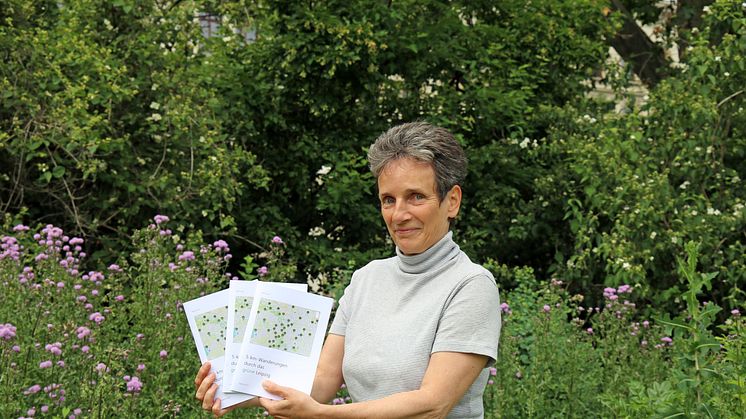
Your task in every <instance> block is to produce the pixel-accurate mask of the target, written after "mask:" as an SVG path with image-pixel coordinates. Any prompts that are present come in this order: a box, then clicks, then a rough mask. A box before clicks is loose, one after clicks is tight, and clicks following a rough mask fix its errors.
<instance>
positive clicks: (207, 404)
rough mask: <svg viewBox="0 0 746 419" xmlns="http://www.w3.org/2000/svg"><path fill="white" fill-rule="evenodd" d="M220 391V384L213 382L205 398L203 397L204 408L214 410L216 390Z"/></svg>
mask: <svg viewBox="0 0 746 419" xmlns="http://www.w3.org/2000/svg"><path fill="white" fill-rule="evenodd" d="M216 391H218V385H217V384H215V383H213V384H212V386H210V388H209V389H208V390H207V392H206V393H205V398H204V399H202V408H203V409H205V410H207V411H208V412H209V411H212V406H213V405H214V404H215V392H216Z"/></svg>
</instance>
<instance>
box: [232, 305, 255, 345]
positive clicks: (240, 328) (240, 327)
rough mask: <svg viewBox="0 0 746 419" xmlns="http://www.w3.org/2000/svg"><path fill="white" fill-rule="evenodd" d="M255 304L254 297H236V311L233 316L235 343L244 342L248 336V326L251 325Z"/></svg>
mask: <svg viewBox="0 0 746 419" xmlns="http://www.w3.org/2000/svg"><path fill="white" fill-rule="evenodd" d="M253 302H254V297H245V296H237V297H236V311H235V313H234V316H233V343H241V342H243V337H244V335H245V334H246V324H248V323H249V314H250V313H251V303H253Z"/></svg>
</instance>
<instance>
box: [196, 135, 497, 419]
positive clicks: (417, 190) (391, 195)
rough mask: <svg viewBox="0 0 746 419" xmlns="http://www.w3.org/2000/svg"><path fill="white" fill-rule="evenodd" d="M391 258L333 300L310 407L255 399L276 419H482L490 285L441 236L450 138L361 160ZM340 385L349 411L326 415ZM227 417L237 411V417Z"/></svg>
mask: <svg viewBox="0 0 746 419" xmlns="http://www.w3.org/2000/svg"><path fill="white" fill-rule="evenodd" d="M368 160H369V162H370V167H371V170H372V171H373V173H374V174H375V176H376V178H377V183H378V196H379V199H380V202H381V215H382V216H383V219H384V221H385V222H386V227H387V228H388V231H389V234H390V235H391V238H392V239H393V241H394V243H395V244H396V256H395V257H391V258H388V259H383V260H375V261H373V262H370V263H369V264H368V265H366V266H365V267H363V268H361V269H360V270H358V271H356V272H355V273H354V274H353V276H352V281H351V282H350V285H349V286H348V287H347V288H346V289H345V292H344V295H343V296H342V298H341V299H340V302H339V308H338V309H337V313H336V316H335V318H334V321H333V322H332V326H331V328H330V332H329V335H328V336H327V338H326V342H325V343H324V347H323V349H322V352H321V358H320V360H319V367H318V369H317V372H316V377H315V380H314V385H313V390H312V392H311V396H310V397H309V396H308V395H306V394H304V393H301V392H300V391H297V390H294V389H291V388H287V387H282V386H279V385H277V384H274V383H272V382H269V381H267V382H265V383H264V388H265V389H266V390H267V391H268V392H270V393H273V394H276V395H278V396H280V397H282V398H283V400H277V401H275V400H270V399H265V398H255V399H252V400H250V401H248V402H246V403H245V404H244V405H250V406H259V405H261V406H262V407H264V408H265V409H267V410H268V411H269V413H270V414H271V415H272V416H274V417H279V418H284V417H288V418H291V417H318V418H336V417H339V418H355V417H366V418H371V417H380V418H398V417H446V416H447V417H453V418H479V417H483V416H484V412H483V407H482V394H483V392H484V388H485V385H486V383H487V379H488V375H489V373H488V369H487V367H488V366H489V365H491V363H493V362H494V361H495V359H496V357H497V345H498V339H499V334H500V310H499V306H500V302H499V296H498V291H497V287H496V286H495V280H494V279H493V277H492V275H491V274H490V273H489V271H487V270H486V269H484V268H483V267H481V266H479V265H476V264H474V263H472V262H471V261H470V260H469V258H468V257H467V256H466V254H465V253H463V252H462V251H461V250H460V249H459V247H458V245H456V243H454V242H453V240H452V233H451V232H450V231H449V228H450V224H451V222H452V221H453V220H454V219H455V218H456V216H457V215H458V212H459V208H460V206H461V196H462V195H461V194H462V192H461V186H460V184H461V182H462V181H463V179H464V177H465V176H466V157H465V155H464V152H463V150H462V149H461V146H460V145H459V144H458V142H457V141H456V140H455V139H454V137H453V135H451V134H450V133H449V132H448V131H447V130H445V129H443V128H439V127H435V126H432V125H430V124H427V123H424V122H415V123H408V124H403V125H399V126H396V127H393V128H391V129H390V130H389V131H387V132H386V133H384V134H382V135H381V136H380V137H379V138H378V139H377V140H376V141H375V143H374V144H373V145H372V146H371V148H370V150H369V152H368ZM209 371H210V366H209V364H205V365H203V366H202V368H200V370H199V372H198V374H197V378H196V379H195V385H196V386H197V399H199V400H201V401H202V406H203V408H204V409H206V410H209V411H212V412H213V413H214V414H215V415H216V416H220V415H222V414H224V413H226V412H227V411H229V410H231V409H225V410H221V409H220V400H214V396H215V390H216V387H217V386H215V385H214V383H213V382H214V380H215V376H214V374H210V373H209ZM343 383H345V384H346V385H347V389H348V392H349V394H350V396H351V398H352V400H353V403H349V404H345V405H327V404H323V403H327V402H328V401H329V400H331V399H332V398H333V397H335V394H336V392H337V390H338V389H339V388H340V386H341V385H342V384H343ZM234 407H235V406H234Z"/></svg>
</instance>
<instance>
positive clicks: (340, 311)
mask: <svg viewBox="0 0 746 419" xmlns="http://www.w3.org/2000/svg"><path fill="white" fill-rule="evenodd" d="M353 278H354V275H353ZM353 283H354V281H350V285H348V286H347V287H346V288H345V290H344V293H343V294H342V297H341V298H340V299H339V305H338V306H337V311H336V313H335V314H334V320H332V325H331V327H330V328H329V333H331V334H333V335H340V336H345V333H346V331H347V322H348V320H349V318H350V306H351V304H350V301H351V300H352V295H353V293H354V291H353V285H352V284H353Z"/></svg>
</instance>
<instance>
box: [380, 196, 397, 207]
mask: <svg viewBox="0 0 746 419" xmlns="http://www.w3.org/2000/svg"><path fill="white" fill-rule="evenodd" d="M381 203H382V204H383V205H391V204H393V203H394V198H392V197H390V196H385V197H383V198H382V199H381Z"/></svg>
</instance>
